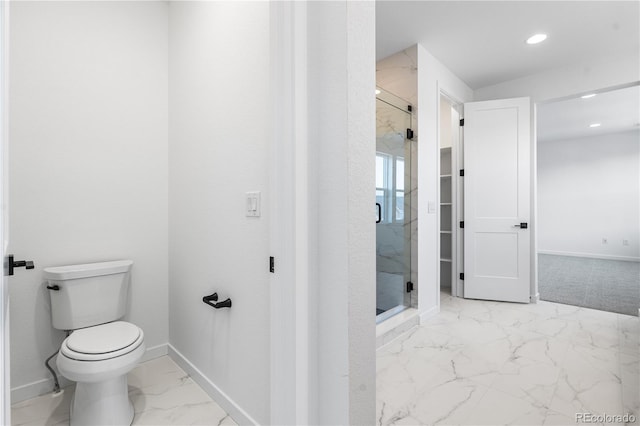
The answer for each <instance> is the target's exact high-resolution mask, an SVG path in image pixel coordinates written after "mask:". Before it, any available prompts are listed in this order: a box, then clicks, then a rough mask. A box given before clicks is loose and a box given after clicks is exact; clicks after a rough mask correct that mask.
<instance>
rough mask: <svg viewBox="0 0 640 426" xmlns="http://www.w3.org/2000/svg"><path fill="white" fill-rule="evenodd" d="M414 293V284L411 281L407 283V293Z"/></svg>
mask: <svg viewBox="0 0 640 426" xmlns="http://www.w3.org/2000/svg"><path fill="white" fill-rule="evenodd" d="M412 291H413V283H412V282H411V281H407V293H411V292H412Z"/></svg>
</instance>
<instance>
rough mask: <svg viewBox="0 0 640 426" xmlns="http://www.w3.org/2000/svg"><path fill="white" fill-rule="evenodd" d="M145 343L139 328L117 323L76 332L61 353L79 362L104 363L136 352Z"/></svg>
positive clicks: (68, 338) (68, 339) (125, 323)
mask: <svg viewBox="0 0 640 426" xmlns="http://www.w3.org/2000/svg"><path fill="white" fill-rule="evenodd" d="M143 341H144V333H143V331H142V330H141V329H140V328H139V327H137V326H136V325H134V324H131V323H128V322H125V321H115V322H111V323H107V324H101V325H97V326H94V327H87V328H83V329H79V330H76V331H74V332H73V333H72V334H71V335H70V336H69V337H67V338H66V339H65V341H64V342H63V343H62V347H61V348H60V352H61V354H62V355H63V356H65V357H67V358H70V359H73V360H77V361H104V360H107V359H112V358H117V357H120V356H123V355H126V354H128V353H130V352H132V351H134V350H135V349H136V348H137V347H138V346H140V345H141V344H142V342H143Z"/></svg>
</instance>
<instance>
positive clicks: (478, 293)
mask: <svg viewBox="0 0 640 426" xmlns="http://www.w3.org/2000/svg"><path fill="white" fill-rule="evenodd" d="M530 105H531V102H530V99H529V98H516V99H501V100H495V101H485V102H471V103H466V104H465V105H464V114H465V117H464V142H465V146H464V184H465V193H464V209H465V210H464V297H465V298H471V299H488V300H500V301H508V302H527V303H528V302H529V296H530V273H529V272H530V271H529V269H530V263H529V262H530V238H531V235H530V229H529V225H530V223H529V219H530V213H531V211H530V188H531V187H530V179H531V174H530V146H531V129H530V127H531V108H530Z"/></svg>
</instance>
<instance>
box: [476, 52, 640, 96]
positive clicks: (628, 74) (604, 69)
mask: <svg viewBox="0 0 640 426" xmlns="http://www.w3.org/2000/svg"><path fill="white" fill-rule="evenodd" d="M639 75H640V53H638V54H637V55H634V56H625V57H622V58H620V57H616V58H597V59H594V60H593V61H592V62H591V63H585V64H575V65H571V66H567V67H562V68H556V69H552V70H549V71H546V72H542V73H539V74H534V75H530V76H527V77H522V78H518V79H515V80H510V81H505V82H503V83H499V84H496V85H493V86H488V87H483V88H480V89H477V90H475V92H474V99H475V100H477V101H484V100H490V99H502V98H515V97H521V96H529V97H531V99H532V100H533V101H534V102H540V101H546V100H549V99H556V98H562V97H565V96H572V95H576V94H581V93H587V92H589V93H590V92H592V91H594V90H597V89H603V88H608V87H615V86H618V85H621V84H626V83H630V82H634V81H637V80H638V76H639Z"/></svg>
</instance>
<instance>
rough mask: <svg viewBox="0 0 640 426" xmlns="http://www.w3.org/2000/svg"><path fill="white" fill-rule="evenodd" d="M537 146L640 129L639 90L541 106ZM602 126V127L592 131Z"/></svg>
mask: <svg viewBox="0 0 640 426" xmlns="http://www.w3.org/2000/svg"><path fill="white" fill-rule="evenodd" d="M536 121H537V139H538V142H551V141H557V140H564V139H574V138H580V137H585V136H594V135H602V134H608V133H617V132H624V131H630V130H637V129H640V127H638V123H639V122H640V86H633V87H627V88H624V89H618V90H612V91H609V92H604V93H598V94H597V95H596V96H594V97H592V98H589V99H582V98H580V97H578V98H574V99H566V100H562V101H557V102H550V103H544V104H540V105H538V109H537V116H536ZM593 123H600V124H601V126H599V127H589V125H590V124H593Z"/></svg>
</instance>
